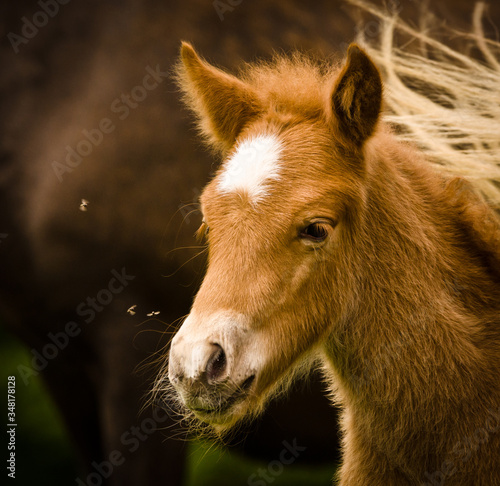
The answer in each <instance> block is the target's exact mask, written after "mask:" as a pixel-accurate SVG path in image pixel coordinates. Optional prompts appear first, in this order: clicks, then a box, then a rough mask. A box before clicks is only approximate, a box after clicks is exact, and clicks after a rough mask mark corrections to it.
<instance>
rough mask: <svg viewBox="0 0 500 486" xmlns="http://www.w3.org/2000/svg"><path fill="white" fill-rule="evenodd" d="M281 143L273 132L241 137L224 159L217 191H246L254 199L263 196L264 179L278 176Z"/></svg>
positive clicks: (264, 190) (272, 178) (275, 178)
mask: <svg viewBox="0 0 500 486" xmlns="http://www.w3.org/2000/svg"><path fill="white" fill-rule="evenodd" d="M280 154H281V142H280V140H279V139H278V138H277V137H276V136H275V135H259V136H256V137H251V138H248V139H246V140H243V141H242V142H241V143H239V144H238V146H237V147H236V152H235V153H234V154H233V155H232V156H231V157H230V158H229V159H228V160H227V161H226V163H225V166H224V170H223V172H222V174H221V175H220V176H219V181H218V184H217V187H218V188H219V190H220V191H221V192H239V191H242V192H246V193H247V194H248V196H249V197H250V198H251V199H253V201H254V202H257V201H259V200H260V199H262V198H263V197H265V196H266V195H267V194H268V192H267V190H266V181H268V180H277V179H279V172H280V168H281V164H280V160H279V157H280Z"/></svg>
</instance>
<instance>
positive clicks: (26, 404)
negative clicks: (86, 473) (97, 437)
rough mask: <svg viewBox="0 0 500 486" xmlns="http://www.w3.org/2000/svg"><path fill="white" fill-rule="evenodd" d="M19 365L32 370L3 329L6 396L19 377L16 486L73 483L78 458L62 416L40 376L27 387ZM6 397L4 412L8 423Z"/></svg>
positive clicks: (0, 353) (0, 348)
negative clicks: (11, 380) (12, 381)
mask: <svg viewBox="0 0 500 486" xmlns="http://www.w3.org/2000/svg"><path fill="white" fill-rule="evenodd" d="M19 365H23V366H27V367H29V366H30V355H29V353H28V351H27V350H26V348H25V347H24V346H23V345H22V344H21V343H20V342H19V341H17V340H16V339H15V338H13V337H12V336H11V335H9V334H7V332H6V331H5V330H3V329H2V328H1V327H0V369H1V370H2V384H3V390H4V392H3V395H4V397H5V394H6V393H7V377H8V376H11V375H13V376H15V377H16V393H15V396H16V412H15V413H16V422H17V424H18V425H17V429H16V478H15V479H16V480H15V482H14V484H16V485H26V486H27V485H33V484H36V485H37V486H55V485H58V484H61V485H62V484H65V485H67V484H72V483H73V482H74V478H75V477H76V459H75V455H74V454H73V451H72V447H71V445H70V442H69V438H68V436H67V433H66V430H65V429H64V426H63V424H62V421H61V417H60V416H59V414H58V413H57V409H56V408H55V406H54V403H53V402H52V400H51V398H50V396H49V394H48V393H47V390H46V389H45V386H44V384H43V382H42V381H41V380H40V379H39V378H38V377H32V378H30V380H29V384H28V385H25V384H24V382H23V380H22V378H21V376H20V373H19V372H18V369H17V367H18V366H19ZM6 398H7V397H5V401H4V403H5V409H4V412H3V415H4V417H5V418H4V420H5V422H6V414H7V410H6V408H7V403H6V402H7V400H6ZM5 422H4V423H5ZM4 450H5V449H4ZM5 454H6V452H5ZM2 475H3V473H2ZM7 479H9V478H7ZM2 480H3V478H2ZM4 484H7V483H4Z"/></svg>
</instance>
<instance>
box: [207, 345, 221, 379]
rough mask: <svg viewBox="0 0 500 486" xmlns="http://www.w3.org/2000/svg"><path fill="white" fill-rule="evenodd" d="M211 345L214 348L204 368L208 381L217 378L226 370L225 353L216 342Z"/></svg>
mask: <svg viewBox="0 0 500 486" xmlns="http://www.w3.org/2000/svg"><path fill="white" fill-rule="evenodd" d="M213 346H215V347H216V349H215V351H214V352H213V353H212V355H211V356H210V358H209V359H208V362H207V367H206V370H205V371H206V376H207V381H208V383H213V382H215V381H217V380H219V379H220V378H221V376H222V375H223V374H224V371H225V370H226V353H224V350H223V349H222V348H221V347H220V346H219V345H218V344H214V345H213Z"/></svg>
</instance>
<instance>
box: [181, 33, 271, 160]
mask: <svg viewBox="0 0 500 486" xmlns="http://www.w3.org/2000/svg"><path fill="white" fill-rule="evenodd" d="M177 79H178V81H179V84H180V86H181V88H182V90H183V91H184V93H185V99H186V101H187V104H188V105H189V106H190V108H191V109H192V110H193V111H194V112H195V114H196V115H197V117H198V120H199V126H200V128H201V131H202V133H203V134H204V135H205V137H206V138H207V140H208V142H209V143H210V144H211V145H213V146H214V147H215V148H217V149H219V150H221V151H222V152H225V151H227V150H229V149H230V148H231V147H232V146H233V145H234V142H235V140H236V137H237V136H238V134H239V133H240V132H241V130H242V128H243V127H244V126H245V125H246V124H247V123H248V122H249V121H250V120H252V119H253V118H255V117H256V116H257V115H258V113H259V112H260V111H261V110H260V103H259V99H258V97H257V95H256V93H255V92H254V91H253V89H252V88H251V87H250V86H249V85H247V84H246V83H244V82H243V81H241V80H240V79H238V78H236V77H235V76H232V75H230V74H227V73H225V72H223V71H221V70H219V69H217V68H215V67H214V66H212V65H210V64H209V63H207V62H206V61H204V60H202V59H200V57H199V56H198V54H197V53H196V51H195V50H194V49H193V47H192V46H191V44H189V43H187V42H183V43H182V47H181V63H179V65H178V68H177Z"/></svg>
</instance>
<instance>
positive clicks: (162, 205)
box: [0, 0, 500, 486]
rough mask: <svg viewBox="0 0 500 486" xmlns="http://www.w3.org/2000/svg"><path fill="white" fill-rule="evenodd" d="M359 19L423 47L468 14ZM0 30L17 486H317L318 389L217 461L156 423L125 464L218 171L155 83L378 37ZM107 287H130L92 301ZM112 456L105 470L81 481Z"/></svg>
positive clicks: (201, 20) (214, 28) (53, 0)
mask: <svg viewBox="0 0 500 486" xmlns="http://www.w3.org/2000/svg"><path fill="white" fill-rule="evenodd" d="M375 3H376V4H377V5H384V4H385V5H386V8H387V9H388V10H389V11H391V12H397V13H399V14H400V15H401V16H402V17H403V18H404V19H406V20H407V21H408V22H410V23H411V24H412V25H414V26H418V25H419V22H420V19H421V18H422V17H421V16H422V14H423V13H425V14H426V15H427V14H429V12H432V15H433V16H434V23H430V24H428V25H432V26H433V27H432V29H434V30H435V32H436V35H439V32H440V26H443V25H447V26H453V27H456V28H457V29H462V30H465V31H469V30H470V25H471V15H472V10H473V4H472V3H471V2H469V1H468V0H454V1H453V2H452V1H442V2H429V1H424V2H417V1H416V0H391V1H388V2H386V3H383V2H381V1H377V2H375ZM0 12H1V16H0V29H1V39H2V41H1V47H0V61H1V64H0V65H1V71H0V98H1V101H0V106H1V116H0V269H1V270H0V272H1V273H0V275H1V278H0V348H1V349H0V369H1V370H2V383H5V387H7V384H6V382H7V376H11V375H14V376H16V382H17V388H16V417H17V420H18V422H19V426H18V429H17V436H16V458H17V461H16V465H17V469H16V481H17V483H18V484H26V485H27V484H37V485H45V484H46V485H52V486H57V485H63V484H79V483H77V480H76V479H77V478H80V481H81V482H83V484H89V485H90V484H116V485H127V484H135V485H137V484H141V485H144V486H147V485H156V484H162V485H168V484H172V485H181V484H190V485H195V484H196V485H208V484H218V485H223V484H228V485H229V484H231V485H234V484H252V481H254V483H253V484H259V483H258V482H256V481H257V479H258V478H260V480H261V481H264V483H265V484H267V483H269V482H273V484H276V485H277V484H281V485H284V484H288V485H291V484H302V485H303V484H311V485H312V484H318V485H319V484H324V485H326V484H329V483H330V478H331V477H332V475H333V473H334V471H335V468H336V463H337V461H338V460H339V454H338V431H337V426H336V420H337V416H336V411H335V410H334V409H333V408H332V407H330V405H329V404H328V403H327V401H326V399H325V398H324V397H322V395H323V391H324V385H322V384H320V383H319V380H317V379H313V380H312V382H311V383H310V384H309V385H305V386H298V387H297V388H296V390H295V391H294V392H293V393H292V395H291V397H290V398H289V399H288V400H282V401H280V402H279V403H277V404H273V405H272V406H271V407H270V410H269V412H268V414H266V416H265V417H264V418H263V419H262V420H261V421H260V422H259V423H257V424H255V425H253V426H252V427H249V428H248V430H245V431H244V433H242V434H241V435H239V436H237V437H236V438H235V439H234V441H233V442H234V444H233V445H234V447H232V448H231V450H230V451H228V450H226V449H223V450H221V451H217V450H214V448H213V447H212V446H211V445H210V444H208V445H207V444H206V443H202V442H190V443H189V445H188V442H186V433H185V430H183V429H182V428H180V427H179V426H178V425H176V422H175V419H174V418H171V419H168V420H167V421H166V422H162V423H161V424H156V425H158V427H159V428H161V429H162V430H161V431H153V432H150V433H148V434H145V435H144V432H143V436H144V437H146V438H145V439H141V440H139V446H138V448H137V449H136V450H134V451H132V452H131V451H130V449H131V448H132V446H131V445H130V443H129V442H127V437H128V436H127V437H125V438H124V434H127V433H129V434H130V433H131V431H133V430H135V429H133V427H139V428H141V427H143V426H144V424H145V423H146V422H145V420H146V419H148V418H149V419H151V410H149V409H148V407H146V409H145V411H142V412H141V409H142V407H143V405H144V403H145V396H146V394H147V392H148V390H149V389H150V388H151V384H152V380H153V379H154V375H155V371H157V369H158V366H159V365H161V363H162V356H163V355H164V354H165V349H166V348H165V346H167V345H168V340H169V338H170V337H171V335H172V333H173V332H174V331H175V329H176V326H178V324H179V319H180V318H182V316H183V315H185V314H186V313H187V312H188V311H189V305H190V302H191V300H192V297H193V295H194V294H195V292H196V288H197V286H198V285H199V282H200V280H201V278H202V276H203V269H204V256H203V254H201V255H200V256H196V255H197V254H198V253H199V251H200V248H196V247H193V246H195V245H196V242H195V240H194V238H193V234H194V232H195V231H196V229H197V227H198V225H199V223H200V217H199V214H198V213H197V211H196V208H197V205H196V204H197V198H198V196H199V194H200V192H201V190H202V188H203V186H204V184H205V183H206V182H207V180H208V179H209V178H210V174H211V173H212V172H213V170H214V168H215V167H216V166H217V163H218V160H216V159H214V158H213V157H211V156H210V155H209V154H208V153H207V152H206V151H205V149H204V147H203V146H202V145H201V142H200V141H199V139H198V138H197V135H196V133H195V131H194V129H193V124H192V120H191V119H190V117H189V114H188V113H187V112H186V111H185V109H184V108H183V106H182V105H181V103H180V101H179V96H178V92H177V89H176V87H175V85H174V83H173V81H172V78H171V76H170V74H169V73H171V71H172V67H173V65H174V64H175V62H176V61H177V55H178V49H179V45H180V41H181V40H188V41H190V42H192V43H193V44H194V46H195V47H196V48H197V49H198V50H199V52H200V53H201V54H202V55H204V56H205V57H206V58H207V59H209V60H210V61H211V62H213V63H215V64H217V65H220V66H223V67H225V68H227V69H229V70H232V71H233V72H234V71H235V70H236V69H237V67H238V66H239V65H240V64H241V63H242V62H250V61H253V60H255V59H257V58H269V57H270V56H271V55H272V53H273V52H275V51H278V52H289V51H291V50H293V49H299V50H301V51H306V52H309V53H310V54H311V55H314V56H317V57H320V58H327V59H331V60H332V62H338V61H339V60H340V59H341V58H342V55H343V53H344V52H345V48H346V47H347V45H348V43H349V42H351V41H352V40H353V39H354V38H355V37H356V34H357V33H358V32H359V31H360V30H362V31H363V32H364V34H365V35H366V36H367V37H368V39H369V40H371V39H373V40H374V41H375V40H376V38H377V36H378V33H379V32H378V30H377V29H379V28H380V24H379V23H378V21H377V20H375V19H373V18H370V17H369V16H367V15H366V14H364V13H363V12H361V11H360V10H359V8H357V7H353V6H351V5H349V3H348V2H346V1H343V0H319V1H316V2H306V1H300V0H289V1H284V0H283V1H281V0H280V1H276V2H266V1H264V0H252V1H250V0H220V1H211V0H207V1H202V0H193V1H183V2H180V1H158V0H142V1H140V0H124V1H118V0H115V1H106V2H102V1H97V0H89V1H85V2H83V1H81V0H72V1H68V0H65V1H64V2H63V1H62V0H59V1H57V0H45V1H44V0H39V1H37V2H35V1H24V0H21V1H16V2H13V1H4V2H3V3H2V5H1V7H0ZM427 18H428V16H427ZM495 24H496V25H500V5H499V4H498V2H492V3H491V5H490V7H489V10H488V14H487V17H486V18H485V20H484V27H485V31H486V33H487V34H488V35H490V36H493V37H495V36H496V38H497V33H496V30H495ZM448 40H449V41H450V42H460V38H459V37H455V38H453V37H451V38H449V39H448ZM82 201H83V207H82ZM82 209H83V210H82ZM116 273H118V274H122V275H123V273H125V275H129V276H131V277H133V279H132V278H130V280H126V281H125V282H126V285H123V288H122V289H121V290H119V291H111V290H110V289H111V288H112V287H111V279H112V278H113V277H114V276H115V275H116ZM115 278H116V277H115ZM114 289H115V290H116V286H115V287H114ZM89 299H90V300H89ZM93 299H94V300H93ZM134 305H135V306H136V307H135V308H134V309H133V311H132V312H128V310H129V309H130V307H132V306H134ZM154 312H155V313H157V314H154V315H149V316H148V314H152V313H154ZM68 323H73V324H70V325H69V327H68ZM68 329H70V330H72V331H71V332H68ZM70 334H71V335H70ZM62 335H66V336H67V341H66V338H64V337H60V338H59V341H57V342H56V341H54V339H56V338H54V336H62ZM57 343H59V344H57ZM54 346H56V347H55V348H54ZM162 350H163V351H162ZM51 353H52V354H51ZM40 356H42V358H43V359H42V358H40ZM37 357H38V358H37ZM37 359H38V361H37ZM34 360H35V361H34ZM42 368H43V369H42ZM5 389H6V388H5ZM5 403H6V402H5ZM5 407H6V408H7V403H6V405H5ZM6 414H7V410H6V409H5V415H4V416H6ZM174 437H175V438H176V439H174ZM128 438H129V437H128ZM293 440H296V441H297V443H298V444H307V447H306V451H305V452H304V453H302V454H301V455H300V456H299V457H298V458H297V461H296V462H295V463H294V464H293V465H290V466H287V467H285V468H283V471H282V472H280V473H279V474H276V475H271V476H269V477H270V478H271V479H272V480H273V481H270V480H265V479H263V478H264V476H259V474H260V473H259V472H258V471H260V470H264V471H268V468H269V467H270V464H271V462H270V461H273V460H275V459H276V458H277V457H279V454H280V452H281V451H282V450H283V447H284V445H283V444H284V442H285V441H286V442H287V443H291V442H292V441H293ZM5 450H6V446H5ZM115 451H118V452H119V453H120V454H122V455H123V457H124V463H123V464H122V465H120V466H119V467H115V468H114V471H113V472H112V474H111V473H110V474H109V477H108V478H105V477H104V476H106V474H100V475H99V474H97V473H96V471H97V469H96V466H95V464H97V465H102V464H103V462H106V461H109V460H110V457H111V454H112V453H113V452H115ZM4 457H7V452H6V453H5V456H4ZM2 474H3V473H2ZM268 474H269V471H268ZM260 484H263V483H262V482H261V483H260Z"/></svg>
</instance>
